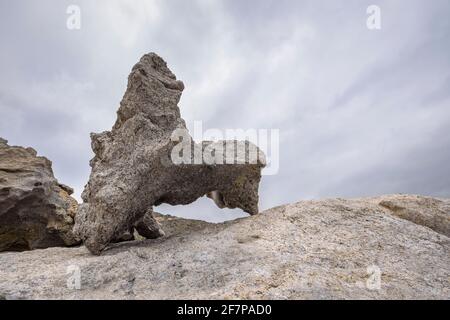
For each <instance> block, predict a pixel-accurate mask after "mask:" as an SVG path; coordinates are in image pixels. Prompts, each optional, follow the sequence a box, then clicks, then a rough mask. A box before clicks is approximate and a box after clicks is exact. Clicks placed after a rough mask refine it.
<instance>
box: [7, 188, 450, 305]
mask: <svg viewBox="0 0 450 320" xmlns="http://www.w3.org/2000/svg"><path fill="white" fill-rule="evenodd" d="M386 201H391V202H393V203H396V206H400V205H401V207H402V208H404V209H405V210H412V209H413V210H414V212H416V213H417V215H421V214H424V215H426V216H432V215H442V214H444V215H446V216H447V217H448V216H449V215H450V211H449V210H448V205H449V204H450V200H448V199H447V200H446V199H432V198H428V197H420V196H405V195H393V196H386V197H377V198H368V199H354V200H344V199H328V200H317V201H301V202H298V203H295V204H290V205H285V206H280V207H276V208H273V209H270V210H267V211H264V212H262V213H260V214H259V215H254V216H251V217H248V218H243V219H239V220H235V221H230V222H225V223H220V224H211V223H207V222H201V221H194V220H184V219H179V218H175V217H169V216H160V215H155V217H156V220H158V221H159V222H160V223H161V225H162V226H163V228H164V229H165V230H166V236H165V237H164V238H159V239H154V240H143V241H134V242H128V243H120V244H114V245H112V246H111V247H109V248H108V249H107V250H106V251H105V252H104V253H103V254H102V255H101V256H92V255H91V254H90V252H89V251H88V250H87V249H86V248H85V247H79V248H49V249H45V250H35V251H28V252H22V253H0V270H1V272H0V299H1V298H4V299H22V298H24V299H41V298H50V299H60V298H63V299H100V298H101V299H178V298H180V299H229V298H236V299H260V298H261V299H450V238H449V237H448V236H446V235H445V234H443V233H442V232H440V231H439V230H438V231H435V230H433V229H431V228H429V227H428V226H424V225H421V224H419V223H418V222H420V221H421V220H418V219H405V218H403V217H401V216H400V215H398V214H396V213H395V212H393V211H392V209H390V208H387V207H386V203H385V202H386ZM443 221H444V223H446V222H445V221H448V220H445V219H444V220H443ZM441 227H448V225H446V226H441ZM43 266H45V267H43ZM74 270H78V271H79V272H78V273H79V275H80V278H79V279H80V282H79V284H80V286H79V287H77V286H75V285H74V283H76V281H75V282H74V276H75V275H76V272H74ZM377 272H378V273H377ZM378 280H379V282H378ZM377 284H379V286H378V285H377Z"/></svg>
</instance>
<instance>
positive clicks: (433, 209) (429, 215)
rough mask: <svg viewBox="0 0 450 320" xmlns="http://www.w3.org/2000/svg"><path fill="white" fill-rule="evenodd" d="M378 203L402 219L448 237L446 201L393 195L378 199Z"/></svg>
mask: <svg viewBox="0 0 450 320" xmlns="http://www.w3.org/2000/svg"><path fill="white" fill-rule="evenodd" d="M380 205H382V206H383V207H385V208H387V209H389V210H391V212H392V214H394V215H396V216H398V217H400V218H402V219H406V220H410V221H412V222H414V223H417V224H420V225H423V226H426V227H428V228H430V229H433V230H434V231H436V232H440V233H442V234H444V235H446V236H447V237H450V214H449V212H450V203H449V202H447V201H442V200H439V199H434V198H430V197H419V196H416V197H414V196H402V195H395V196H391V197H384V198H383V199H381V200H380Z"/></svg>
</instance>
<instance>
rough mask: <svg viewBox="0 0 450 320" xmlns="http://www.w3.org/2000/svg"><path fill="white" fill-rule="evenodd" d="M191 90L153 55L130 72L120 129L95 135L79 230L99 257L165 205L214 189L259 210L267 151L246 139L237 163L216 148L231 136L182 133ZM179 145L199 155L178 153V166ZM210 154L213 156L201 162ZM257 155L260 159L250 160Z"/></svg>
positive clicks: (221, 201) (225, 201)
mask: <svg viewBox="0 0 450 320" xmlns="http://www.w3.org/2000/svg"><path fill="white" fill-rule="evenodd" d="M183 89H184V85H183V83H182V82H181V81H179V80H177V79H176V77H175V75H174V74H173V73H172V72H171V71H170V70H169V69H168V68H167V65H166V63H165V62H164V60H163V59H161V58H160V57H159V56H157V55H156V54H154V53H150V54H146V55H144V56H143V57H142V58H141V60H140V62H139V63H137V64H136V65H135V66H134V67H133V69H132V72H131V74H130V75H129V78H128V87H127V90H126V92H125V95H124V97H123V99H122V102H121V103H120V108H119V110H118V112H117V121H116V123H115V124H114V126H113V128H112V130H111V131H107V132H103V133H100V134H92V135H91V139H92V149H93V151H94V153H95V157H94V158H93V159H92V160H91V162H90V165H91V167H92V172H91V175H90V178H89V182H88V184H87V186H86V188H85V190H84V192H83V194H82V198H83V201H84V203H83V204H82V205H80V207H79V210H78V214H77V219H76V226H75V231H76V233H77V234H78V235H79V236H80V237H81V238H82V239H83V241H84V243H85V245H86V247H87V248H88V249H89V250H90V251H91V252H92V253H94V254H99V253H100V252H101V251H102V250H104V249H105V247H106V246H107V245H108V243H110V242H112V241H113V240H114V239H117V238H120V237H121V236H122V235H123V234H124V233H125V232H127V231H128V230H130V228H132V227H133V226H134V225H135V224H136V223H137V222H138V221H140V220H141V219H142V217H143V216H144V214H145V213H146V212H148V210H152V207H153V206H154V205H158V204H161V203H168V204H171V205H179V204H189V203H191V202H194V201H195V200H196V199H198V198H199V197H202V196H204V195H208V194H209V195H210V197H211V198H213V200H214V201H215V203H217V205H218V206H219V207H228V208H241V209H243V210H244V211H246V212H248V213H250V214H256V213H258V185H259V182H260V179H261V169H262V167H263V166H264V165H265V159H264V155H263V154H262V152H261V151H260V150H259V149H258V148H257V147H256V146H254V145H252V144H250V143H248V142H244V143H242V142H240V143H239V145H240V146H241V147H242V146H244V147H245V153H244V154H239V153H236V154H234V155H232V157H231V158H232V160H233V162H235V164H231V163H230V162H226V164H221V162H220V161H221V160H220V159H219V158H220V153H217V154H216V152H215V151H216V150H219V149H220V148H221V147H222V146H223V145H224V144H225V142H224V141H221V142H203V143H198V144H197V143H195V142H194V141H193V140H192V138H191V137H190V136H189V135H188V134H187V135H183V136H180V135H179V136H177V135H174V133H175V132H178V131H181V132H186V131H187V130H186V125H185V122H184V120H183V119H182V118H181V116H180V110H179V108H178V105H177V104H178V102H179V100H180V97H181V93H182V91H183ZM226 143H227V144H228V145H229V144H230V143H231V144H233V145H234V144H235V143H236V144H238V143H237V142H235V141H231V142H230V141H227V142H226ZM177 146H184V147H190V148H191V151H192V152H190V153H187V152H180V153H178V154H177V155H181V158H183V159H184V161H183V162H182V163H177V164H175V163H174V161H173V157H172V153H173V150H174V148H176V147H177ZM176 150H178V149H176ZM203 151H205V154H209V155H210V157H209V160H210V161H209V162H207V163H200V164H199V163H196V164H193V163H194V160H195V159H196V158H195V155H196V154H198V153H199V152H200V154H203V153H202V152H203ZM255 154H256V156H257V157H256V159H257V161H250V156H253V157H254V155H255ZM211 158H212V161H211ZM229 158H230V157H227V160H229ZM246 159H248V160H246Z"/></svg>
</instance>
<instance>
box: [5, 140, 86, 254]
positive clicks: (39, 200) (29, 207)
mask: <svg viewBox="0 0 450 320" xmlns="http://www.w3.org/2000/svg"><path fill="white" fill-rule="evenodd" d="M51 165H52V163H51V162H50V161H49V160H48V159H46V158H44V157H38V156H37V155H36V151H35V150H34V149H32V148H22V147H15V146H9V145H8V144H7V141H6V140H4V139H1V138H0V251H4V250H13V251H23V250H29V249H37V248H47V247H53V246H71V245H75V244H77V243H79V242H80V241H79V240H78V239H77V238H76V237H75V236H74V235H73V233H72V227H73V224H74V216H75V213H76V211H77V202H76V200H75V199H74V198H72V197H71V196H70V194H72V192H73V190H72V189H71V188H69V187H67V186H65V185H62V184H59V183H58V181H57V180H56V179H55V178H54V176H53V171H52V167H51Z"/></svg>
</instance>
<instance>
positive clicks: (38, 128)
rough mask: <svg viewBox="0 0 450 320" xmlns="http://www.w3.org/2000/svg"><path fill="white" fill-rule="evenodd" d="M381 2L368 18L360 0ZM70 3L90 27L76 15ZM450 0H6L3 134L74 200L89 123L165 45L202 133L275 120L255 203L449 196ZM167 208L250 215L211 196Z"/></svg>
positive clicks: (0, 98)
mask: <svg viewBox="0 0 450 320" xmlns="http://www.w3.org/2000/svg"><path fill="white" fill-rule="evenodd" d="M372 4H375V5H377V6H379V7H380V9H381V29H380V30H369V29H368V28H367V25H366V20H367V18H368V14H367V13H366V9H367V7H368V6H369V5H372ZM69 5H78V6H79V8H80V9H81V29H79V30H69V29H68V28H67V26H66V22H67V19H68V17H69V15H68V14H67V13H66V10H67V7H68V6H69ZM449 15H450V2H449V1H448V0H433V1H425V0H422V1H417V0H408V1H405V0H403V1H400V0H388V1H381V0H372V1H364V0H327V1H325V0H322V1H318V0H311V1H301V0H281V1H280V0H276V1H275V0H274V1H262V0H246V1H241V0H224V1H219V0H210V1H207V0H202V1H200V0H196V1H194V0H191V1H181V0H180V1H172V0H155V1H152V0H142V1H140V0H130V1H126V0H117V1H114V0H108V1H106V0H103V1H102V0H98V1H92V0H86V1H77V0H71V1H61V0H54V1H50V0H40V1H31V0H30V1H25V0H20V1H4V0H3V1H1V2H0V39H1V50H0V136H1V137H3V138H5V139H7V140H9V142H10V144H14V145H22V146H31V147H33V148H35V149H36V150H38V153H39V154H40V155H44V156H46V157H48V158H49V159H51V160H52V161H53V169H54V172H55V175H56V177H57V178H58V179H59V180H60V182H62V183H65V184H68V185H70V186H72V187H74V188H75V190H76V196H77V197H79V195H80V193H81V191H82V189H83V186H84V184H85V183H86V182H87V179H88V176H89V173H90V167H89V164H88V162H89V159H90V158H91V157H92V156H93V153H92V151H91V149H90V139H89V133H90V132H101V131H104V130H109V129H110V128H111V126H112V124H113V123H114V121H115V117H116V114H115V113H116V110H117V108H118V105H119V102H120V100H121V98H122V95H123V93H124V90H125V87H126V80H127V75H128V74H129V72H130V69H131V67H132V66H133V65H134V63H136V62H137V61H138V60H139V58H140V57H141V56H142V55H143V54H144V53H147V52H150V51H154V52H156V53H158V54H159V55H161V56H162V57H163V58H164V59H165V60H166V61H167V62H168V65H169V67H170V68H171V69H172V71H173V72H174V73H175V74H176V75H177V77H178V78H179V79H181V80H183V82H184V83H185V85H186V89H185V91H184V93H183V96H182V98H181V101H180V108H181V113H182V116H183V118H184V119H185V120H186V122H187V124H188V126H189V128H191V129H192V126H193V123H194V121H196V120H201V121H203V127H204V129H208V128H218V129H228V128H231V129H233V128H242V129H248V128H257V129H279V130H280V156H279V159H280V160H279V161H280V169H279V172H278V174H276V175H272V176H264V177H263V179H262V182H261V186H260V188H261V192H260V198H261V199H260V207H261V209H267V208H269V207H272V206H275V205H279V204H283V203H288V202H294V201H299V200H302V199H315V198H324V197H360V196H372V195H380V194H388V193H414V194H424V195H433V196H440V197H449V196H450V22H449V21H450V18H449ZM157 210H159V211H163V212H165V213H171V214H175V215H179V216H185V217H193V218H198V219H206V220H210V221H219V220H223V219H230V218H233V217H237V216H243V214H242V212H241V211H240V210H220V209H218V208H216V207H215V205H214V204H213V203H212V202H211V201H210V200H208V199H200V200H199V201H197V202H196V203H194V204H191V205H189V206H182V207H179V206H177V207H170V206H163V207H160V208H157Z"/></svg>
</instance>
